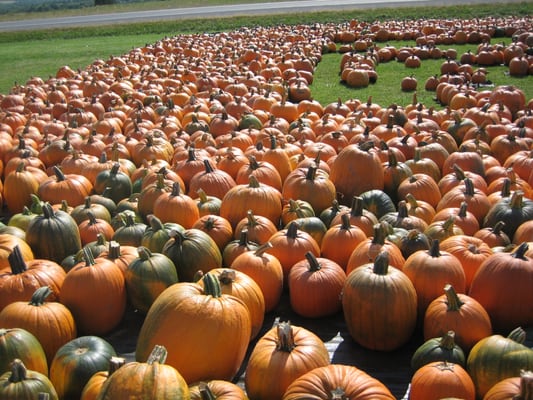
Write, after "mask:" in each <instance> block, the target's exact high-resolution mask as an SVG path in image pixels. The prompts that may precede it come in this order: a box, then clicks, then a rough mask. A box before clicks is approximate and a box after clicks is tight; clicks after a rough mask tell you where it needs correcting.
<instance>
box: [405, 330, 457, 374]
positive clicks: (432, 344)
mask: <svg viewBox="0 0 533 400" xmlns="http://www.w3.org/2000/svg"><path fill="white" fill-rule="evenodd" d="M435 361H448V362H451V363H454V364H459V365H460V366H461V367H463V368H465V367H466V356H465V353H464V351H463V349H462V348H461V347H460V346H459V345H458V344H457V343H455V332H454V331H448V332H446V333H445V334H444V335H442V336H440V337H433V338H429V339H426V341H425V342H424V343H422V344H421V345H420V346H419V347H418V348H417V349H416V350H415V352H414V353H413V356H412V357H411V368H412V369H413V370H415V371H417V370H418V369H419V368H420V367H422V366H424V365H426V364H429V363H430V362H435Z"/></svg>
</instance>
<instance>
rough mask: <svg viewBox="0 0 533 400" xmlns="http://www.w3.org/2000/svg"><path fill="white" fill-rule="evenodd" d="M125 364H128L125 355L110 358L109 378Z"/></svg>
mask: <svg viewBox="0 0 533 400" xmlns="http://www.w3.org/2000/svg"><path fill="white" fill-rule="evenodd" d="M123 365H126V359H125V358H124V357H115V356H113V357H111V359H110V360H109V368H108V370H107V377H108V378H109V377H110V376H111V375H113V374H114V373H115V371H116V370H117V369H119V368H120V367H122V366H123Z"/></svg>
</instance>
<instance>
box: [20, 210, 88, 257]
mask: <svg viewBox="0 0 533 400" xmlns="http://www.w3.org/2000/svg"><path fill="white" fill-rule="evenodd" d="M42 210H43V214H42V215H38V216H37V217H35V218H33V219H32V220H31V222H30V223H29V224H28V228H27V230H26V242H27V243H28V244H29V245H30V247H31V248H32V249H33V254H34V256H35V258H44V259H47V260H52V261H55V262H57V263H61V262H62V261H63V259H65V258H66V257H67V256H69V255H71V254H75V253H77V252H78V251H79V250H80V249H81V239H80V231H79V229H78V225H77V224H76V221H74V219H73V218H72V217H71V216H70V215H69V214H68V213H67V212H65V211H61V210H58V211H54V209H53V208H52V206H51V205H50V204H49V203H44V204H43V206H42Z"/></svg>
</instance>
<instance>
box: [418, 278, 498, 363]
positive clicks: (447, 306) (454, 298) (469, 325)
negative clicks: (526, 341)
mask: <svg viewBox="0 0 533 400" xmlns="http://www.w3.org/2000/svg"><path fill="white" fill-rule="evenodd" d="M444 292H445V293H444V294H443V295H441V296H439V297H437V298H436V299H435V300H433V301H432V302H431V303H430V304H429V306H428V308H427V310H426V313H425V315H424V339H425V340H428V339H430V338H433V337H437V336H442V335H443V334H445V333H446V332H447V331H448V330H453V331H454V332H455V342H456V343H457V344H458V345H459V347H461V349H463V351H464V352H465V353H466V354H468V352H469V351H470V349H471V348H472V347H474V345H475V344H476V343H477V342H478V341H480V340H481V339H483V338H485V337H487V336H490V335H492V324H491V322H490V317H489V314H487V311H485V309H484V308H483V306H482V305H481V304H479V302H478V301H477V300H475V299H474V298H472V297H470V296H468V295H466V294H463V293H457V292H456V291H455V289H454V288H453V286H452V285H449V284H448V285H446V286H445V287H444Z"/></svg>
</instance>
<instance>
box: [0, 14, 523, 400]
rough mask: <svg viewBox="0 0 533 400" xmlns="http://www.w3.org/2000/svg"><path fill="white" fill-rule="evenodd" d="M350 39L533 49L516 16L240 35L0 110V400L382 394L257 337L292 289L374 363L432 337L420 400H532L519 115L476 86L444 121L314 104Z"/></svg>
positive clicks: (279, 329)
mask: <svg viewBox="0 0 533 400" xmlns="http://www.w3.org/2000/svg"><path fill="white" fill-rule="evenodd" d="M348 33H349V34H350V35H348ZM363 37H364V40H365V43H369V42H370V43H372V45H371V46H369V47H365V49H364V51H367V53H366V55H365V56H364V57H365V58H366V59H372V58H376V57H377V58H376V60H377V59H378V58H379V57H383V55H384V54H385V52H383V51H382V52H379V50H380V43H381V42H384V41H390V40H395V39H412V40H415V39H416V41H417V43H418V42H420V43H422V40H424V43H425V44H427V43H428V41H431V42H432V43H436V44H441V43H445V44H447V45H453V43H462V42H463V43H464V41H469V42H476V41H478V42H479V43H481V42H484V43H485V44H486V43H487V41H489V42H490V40H491V39H492V38H493V37H506V38H512V40H513V46H517V48H520V49H521V51H522V54H521V55H517V57H519V58H524V57H526V54H528V53H531V45H532V38H533V33H532V28H531V21H530V20H529V19H527V18H525V19H511V18H509V19H495V18H488V19H486V20H480V19H476V20H472V21H451V20H445V21H437V20H435V21H428V20H425V21H409V22H399V23H375V24H371V25H370V24H364V23H360V22H358V21H351V22H350V23H347V24H344V25H334V24H331V25H327V24H326V25H313V26H304V25H302V26H296V27H295V26H283V27H275V28H262V27H255V28H242V29H239V30H237V31H234V32H223V33H216V34H191V35H183V36H179V37H172V38H164V39H162V40H160V41H158V42H157V43H154V44H151V45H146V46H145V47H141V48H135V49H133V50H132V51H131V52H129V53H127V54H124V55H122V56H112V57H110V58H109V59H108V60H105V61H104V60H96V61H95V62H94V63H93V64H91V65H90V66H88V67H87V68H86V69H85V70H80V71H74V70H72V69H71V68H69V67H68V66H65V67H62V68H60V69H59V70H58V72H57V74H56V76H55V77H51V78H49V79H48V80H46V81H44V80H43V79H41V78H37V77H35V78H32V79H30V80H29V81H28V82H27V83H26V84H25V85H17V86H15V87H14V88H13V89H12V91H11V93H10V94H6V95H2V96H1V100H0V108H1V112H0V154H1V155H2V158H1V159H0V172H1V175H2V176H3V179H2V181H0V183H1V185H0V188H1V189H2V190H0V193H1V197H0V199H1V200H2V202H3V206H4V211H5V214H4V215H5V218H4V222H5V224H2V227H1V228H0V373H1V374H2V376H1V377H0V397H1V398H3V399H9V398H17V399H18V398H26V397H23V396H27V397H28V398H30V397H31V398H35V396H36V394H37V393H42V395H43V398H46V396H48V398H52V399H55V398H60V399H79V398H82V399H94V398H98V399H117V398H123V396H125V393H128V395H131V396H137V397H139V398H141V397H142V398H148V397H150V398H162V399H167V398H173V399H178V398H179V399H181V398H183V399H188V398H195V399H200V398H201V399H209V398H221V399H222V398H226V397H224V396H226V395H227V396H233V397H231V398H240V399H245V398H250V399H269V400H272V399H282V398H283V399H285V400H288V399H296V398H298V399H301V398H309V399H311V398H317V399H318V398H320V399H323V398H339V399H341V398H342V399H344V398H350V399H356V398H357V399H363V398H372V399H393V398H394V397H393V395H392V394H391V393H390V391H389V389H388V388H387V387H386V386H385V385H384V384H383V383H381V382H380V381H378V380H377V379H375V378H373V377H371V376H370V375H368V374H366V373H365V372H364V371H362V370H360V369H358V368H356V367H355V366H348V365H339V364H331V362H330V356H329V354H328V350H327V348H326V346H325V344H324V343H323V342H322V341H321V340H320V339H319V338H318V336H317V335H316V334H315V333H313V332H311V331H309V330H307V329H306V328H305V327H302V326H293V325H291V324H290V323H289V322H285V321H279V322H278V323H276V324H275V326H273V327H272V328H271V329H267V330H266V333H264V335H263V334H261V335H260V332H261V330H262V328H263V322H264V317H265V313H269V312H275V310H276V307H277V306H278V305H279V302H280V301H281V298H282V295H283V293H284V291H285V293H287V292H288V298H289V300H290V306H291V307H292V309H293V310H294V312H295V313H297V314H299V315H301V316H303V317H305V318H322V317H326V316H331V315H335V314H337V313H342V314H343V317H344V321H345V323H346V326H347V329H348V331H349V333H350V335H351V336H352V337H353V339H354V340H355V342H357V343H358V344H359V345H361V346H363V347H365V348H368V349H371V350H376V351H392V350H395V349H399V348H400V347H401V346H403V345H405V344H406V343H407V342H408V341H409V340H410V339H411V338H412V337H413V335H414V333H415V331H417V330H420V331H423V336H424V339H425V340H426V342H425V343H424V344H423V345H421V347H420V348H419V349H418V350H417V351H416V353H415V354H413V371H416V372H415V373H414V375H413V379H412V381H411V390H410V396H411V398H412V399H415V400H416V399H431V398H443V397H457V398H464V399H474V398H478V399H481V398H485V399H500V398H509V396H511V397H512V396H513V395H517V396H520V395H519V393H522V397H516V398H521V399H529V398H531V397H530V396H531V373H529V372H527V371H528V370H529V371H530V370H532V369H533V350H531V349H530V348H529V347H527V346H525V345H524V341H525V335H526V332H525V330H524V329H525V328H528V327H531V325H533V308H532V304H533V259H532V258H531V257H533V255H532V253H531V251H532V250H531V249H530V247H529V243H530V242H532V241H533V239H532V238H533V200H532V195H533V192H532V190H533V189H532V186H533V172H532V168H531V166H532V165H533V150H532V146H531V141H532V138H533V115H532V109H533V106H532V102H531V100H530V101H529V102H527V100H526V98H525V96H524V93H523V92H522V91H521V90H520V89H519V88H517V87H514V86H502V87H496V88H494V89H492V90H490V89H486V90H481V91H475V90H473V87H472V86H471V78H472V76H471V75H472V74H468V69H467V68H464V67H463V68H462V69H461V70H460V71H459V70H457V71H454V72H452V73H446V82H441V84H443V85H444V84H445V85H447V86H446V87H448V86H452V87H453V88H455V92H454V94H455V95H459V94H462V95H463V96H464V97H465V98H466V97H468V102H467V101H466V100H464V102H460V101H459V100H456V101H454V100H453V99H452V97H449V99H450V101H449V102H446V101H443V100H442V99H443V97H441V96H442V94H441V93H439V94H438V99H439V100H440V101H441V103H443V104H450V103H451V104H452V105H453V106H452V105H450V106H449V107H446V108H444V109H442V110H440V109H438V108H435V107H431V106H429V105H424V104H419V103H416V101H414V102H413V104H410V105H406V106H405V107H402V106H399V105H391V106H389V107H382V106H380V105H378V104H376V103H373V102H372V99H371V98H370V99H368V100H367V101H366V102H365V101H360V100H357V99H351V100H349V101H345V102H342V101H341V100H339V101H338V102H335V103H332V104H328V105H321V104H319V103H318V102H316V101H314V100H312V98H311V91H310V87H309V85H310V84H311V83H312V80H313V71H314V68H315V67H316V65H317V64H318V62H320V59H321V57H322V54H323V53H324V52H326V51H333V50H335V51H337V49H338V48H339V49H342V51H345V50H346V47H345V46H346V45H347V44H348V45H349V46H350V49H354V51H360V48H359V47H358V46H362V45H361V43H359V42H357V41H360V40H362V38H363ZM339 43H341V45H340V47H339ZM356 43H357V44H356ZM425 44H424V45H425ZM386 47H387V51H388V53H389V55H390V54H391V53H392V54H393V55H392V56H391V59H394V57H396V56H397V53H395V52H393V51H392V49H391V47H390V46H386ZM503 47H504V45H502V48H501V49H499V50H495V51H500V52H501V53H502V56H503V53H504V51H505V48H503ZM370 49H371V50H370ZM515 51H517V52H519V50H516V49H515ZM377 54H380V56H377ZM447 57H448V61H445V62H446V63H450V62H451V61H450V57H449V54H448V55H447ZM511 59H513V58H511ZM511 59H509V62H510V60H511ZM381 61H383V59H382V60H381ZM462 65H463V66H464V65H465V63H462ZM528 70H529V71H531V56H529V69H528ZM450 77H452V78H453V79H451V78H450ZM527 79H530V78H527ZM442 90H444V89H442ZM466 90H467V91H468V92H467V94H466V95H465V94H464V93H465V91H466ZM128 308H132V309H135V310H137V312H139V313H142V314H146V316H145V318H144V322H143V325H142V328H141V330H140V332H138V333H137V332H132V335H137V334H138V341H137V348H136V359H137V360H136V361H135V362H133V361H130V362H127V363H126V362H125V360H124V359H123V358H120V357H117V354H116V352H115V350H114V349H113V347H112V346H111V345H110V344H109V343H108V342H107V341H106V340H105V339H104V338H103V337H105V336H106V335H108V334H110V333H112V332H113V330H114V329H116V328H117V326H118V325H119V324H120V323H121V321H122V319H123V318H124V314H125V312H126V310H127V309H128ZM247 353H248V355H247ZM245 358H246V359H247V361H246V362H247V364H246V366H245V378H244V388H242V387H239V386H238V385H236V384H234V383H232V381H231V380H232V379H234V378H235V375H236V374H237V373H238V371H239V370H240V369H241V368H243V365H242V364H243V362H244V360H245ZM355 363H356V360H354V364H355ZM521 370H524V371H526V372H523V373H522V376H520V371H521ZM48 377H49V378H48ZM29 382H33V383H32V384H31V385H32V386H30V385H29ZM243 389H245V390H243ZM521 391H522V392H521ZM155 392H157V395H156V394H154V393H155ZM500 392H505V393H512V394H507V397H501V396H502V395H500V394H498V393H500ZM15 393H18V394H15ZM23 393H24V394H23ZM223 393H225V394H223ZM17 396H18V397H17ZM32 396H33V397H32ZM210 396H211V397H210ZM498 396H500V397H498ZM228 398H229V397H228Z"/></svg>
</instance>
